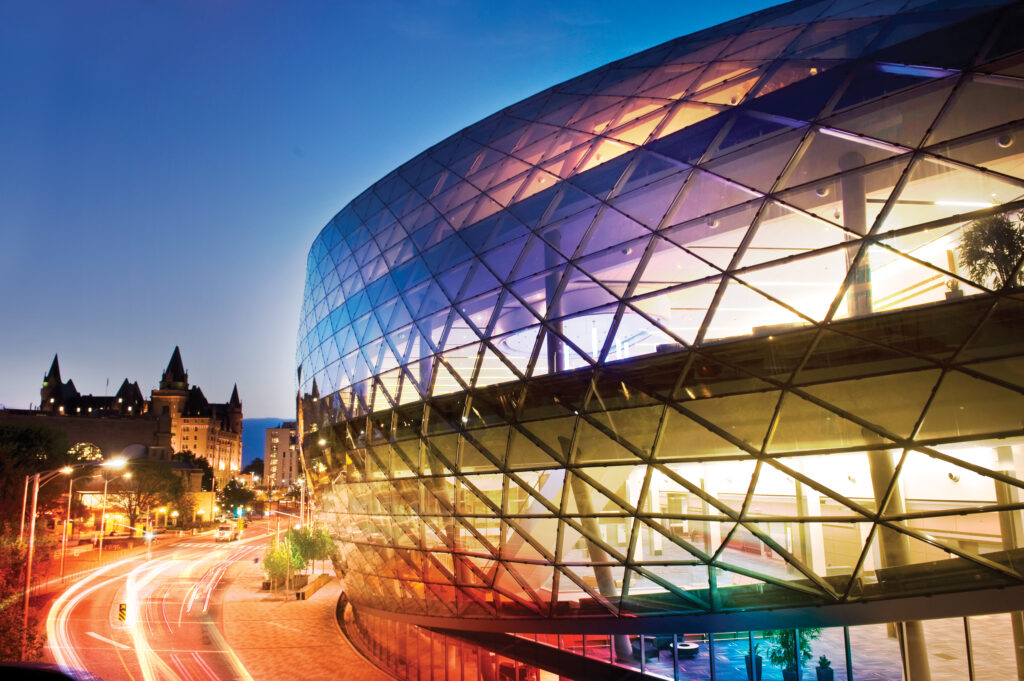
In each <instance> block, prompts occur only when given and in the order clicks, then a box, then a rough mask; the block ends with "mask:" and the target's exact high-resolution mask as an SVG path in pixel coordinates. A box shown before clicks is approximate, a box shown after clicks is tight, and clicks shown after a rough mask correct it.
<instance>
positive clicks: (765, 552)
mask: <svg viewBox="0 0 1024 681" xmlns="http://www.w3.org/2000/svg"><path fill="white" fill-rule="evenodd" d="M752 530H757V532H758V534H755V533H754V532H753V531H752ZM759 535H761V536H759ZM762 536H764V530H763V529H762V528H760V527H759V526H758V524H757V523H750V522H748V523H744V524H743V525H739V526H737V527H736V530H735V531H734V532H733V533H732V535H731V536H730V537H729V538H728V540H727V541H726V542H725V546H724V548H723V550H722V552H721V553H720V554H719V558H718V559H717V562H716V565H721V566H722V567H724V568H726V569H727V568H728V566H730V565H735V566H736V567H740V568H743V569H744V570H745V571H746V570H749V571H752V572H755V573H757V574H761V575H765V576H767V577H774V578H775V579H783V580H787V581H791V580H804V579H806V576H805V575H804V573H803V572H801V571H800V570H798V569H797V568H796V567H795V566H793V565H791V564H790V563H789V562H787V561H786V559H785V558H783V557H782V556H781V555H779V554H778V553H777V552H776V551H775V550H773V549H772V547H771V546H770V545H769V544H767V543H766V542H765V541H764V540H763V539H762ZM747 579H750V578H749V577H747V578H746V579H743V578H741V579H740V580H738V583H739V584H744V583H746V580H747ZM734 583H737V582H734Z"/></svg>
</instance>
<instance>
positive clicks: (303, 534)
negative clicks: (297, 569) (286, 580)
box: [285, 527, 337, 564]
mask: <svg viewBox="0 0 1024 681" xmlns="http://www.w3.org/2000/svg"><path fill="white" fill-rule="evenodd" d="M285 539H286V540H287V541H288V542H289V543H290V544H291V545H293V546H295V547H297V549H298V551H299V555H300V556H302V560H303V563H304V564H309V563H314V562H317V561H325V560H330V559H331V557H332V556H333V555H334V553H335V551H337V547H336V546H335V544H334V540H333V539H331V535H330V534H328V532H327V530H325V529H324V528H322V527H312V528H311V527H301V528H298V529H295V528H293V529H290V530H288V532H287V534H285Z"/></svg>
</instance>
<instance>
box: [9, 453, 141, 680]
mask: <svg viewBox="0 0 1024 681" xmlns="http://www.w3.org/2000/svg"><path fill="white" fill-rule="evenodd" d="M125 464H127V461H125V459H124V458H123V457H118V458H114V459H110V460H109V461H104V462H102V463H101V464H100V465H101V466H113V467H115V468H124V466H125ZM92 465H93V463H92V462H91V461H86V462H83V463H78V464H74V465H72V466H63V467H61V468H58V469H56V470H49V471H40V472H38V473H34V474H33V475H32V476H31V477H32V478H33V481H34V482H33V485H32V514H31V516H30V518H31V523H30V526H29V531H28V557H27V558H26V560H25V609H24V612H23V614H22V629H21V659H22V660H23V661H24V659H25V644H26V642H27V636H28V608H29V593H30V592H31V590H32V562H33V560H34V559H35V550H36V513H37V510H38V504H39V488H40V487H42V486H43V485H45V484H46V483H48V482H49V481H50V480H53V479H54V478H56V477H57V476H58V475H71V473H72V472H74V470H75V469H76V468H84V467H85V466H92ZM29 477H30V476H25V493H26V496H27V495H28V478H29ZM70 492H71V487H70V485H69V487H68V495H69V496H68V518H70V517H71V498H70ZM24 520H25V517H24V513H23V514H22V525H23V526H24ZM101 546H102V544H101ZM64 547H65V549H66V548H67V519H65V522H64ZM101 555H102V554H101ZM63 561H64V557H63V553H62V554H61V566H62V575H63Z"/></svg>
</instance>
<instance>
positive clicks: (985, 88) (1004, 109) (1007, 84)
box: [928, 74, 1024, 143]
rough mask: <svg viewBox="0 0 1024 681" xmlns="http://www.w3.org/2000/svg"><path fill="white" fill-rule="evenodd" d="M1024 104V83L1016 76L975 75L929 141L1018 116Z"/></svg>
mask: <svg viewBox="0 0 1024 681" xmlns="http://www.w3.org/2000/svg"><path fill="white" fill-rule="evenodd" d="M1021 107H1024V87H1022V86H1021V83H1020V81H1019V80H1018V79H1016V78H1005V77H1000V76H986V75H982V74H975V75H973V76H971V77H970V78H969V79H968V80H967V81H966V82H965V83H964V84H963V85H961V86H960V89H959V90H957V92H956V94H954V95H953V101H952V103H951V104H950V106H949V107H948V108H947V110H946V112H945V113H944V114H943V115H942V118H941V119H940V120H939V121H938V122H937V124H936V126H935V130H934V132H932V134H931V135H930V136H929V138H928V141H929V143H935V142H942V141H945V140H948V139H951V138H953V137H961V136H963V135H969V134H971V133H972V132H975V131H977V130H984V129H986V128H991V127H993V126H996V125H999V124H1001V123H1007V122H1009V121H1012V120H1014V119H1016V118H1018V117H1019V116H1018V114H1017V112H1019V111H1020V110H1021Z"/></svg>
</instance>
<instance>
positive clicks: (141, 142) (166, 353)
mask: <svg viewBox="0 0 1024 681" xmlns="http://www.w3.org/2000/svg"><path fill="white" fill-rule="evenodd" d="M771 4H775V3H773V2H771V1H770V0H769V1H767V2H756V1H753V0H747V1H743V2H739V1H737V2H720V3H692V2H679V1H678V0H675V1H663V0H656V1H650V2H645V3H635V4H634V3H622V2H615V3H613V2H607V1H606V0H586V1H583V0H572V1H569V2H558V1H557V0H556V1H551V0H546V1H544V2H537V1H535V0H517V1H516V2H492V1H490V0H479V1H477V2H469V1H463V0H425V1H421V2H397V1H395V0H376V1H374V2H341V1H338V2H324V1H319V0H303V1H301V2H295V1H293V0H279V1H278V2H268V1H263V0H88V1H87V2H83V1H82V0H47V1H46V2H37V1H34V0H3V2H0V404H2V405H6V406H8V407H27V406H28V405H29V404H30V403H33V402H38V400H39V392H38V391H39V386H40V383H41V381H42V377H43V374H44V373H45V372H46V369H47V368H48V367H49V364H50V360H51V359H52V357H53V354H54V353H59V354H60V359H61V368H62V371H63V373H64V378H65V380H67V378H73V379H74V381H75V385H76V386H77V387H78V389H79V390H80V391H82V392H83V393H93V394H97V395H99V394H104V391H105V390H106V381H107V379H109V380H110V390H116V388H117V386H118V385H119V384H120V382H121V380H122V379H123V378H125V377H128V378H129V379H130V380H137V381H139V384H140V386H141V387H142V389H143V391H144V392H147V393H148V391H149V389H150V388H152V387H154V386H155V385H156V383H157V381H158V380H159V375H160V373H161V372H162V370H163V368H164V367H165V366H166V364H167V361H168V359H169V358H170V355H171V351H172V350H173V348H174V346H175V345H180V346H181V351H182V356H183V359H184V362H185V368H186V369H187V370H188V371H189V375H190V379H191V380H192V382H193V383H196V384H198V385H200V386H201V387H202V388H203V390H204V392H205V394H206V396H207V398H208V399H210V400H212V401H218V402H220V401H226V400H227V399H228V397H229V395H230V392H231V386H232V384H233V383H235V382H237V383H238V387H239V392H240V394H241V398H242V401H243V404H244V409H245V414H246V416H247V417H261V416H287V415H289V414H291V413H293V411H294V407H293V404H294V403H293V398H292V395H293V390H294V386H295V381H294V354H295V334H296V329H297V325H298V310H299V304H300V300H301V296H302V282H303V276H304V266H305V257H306V252H307V249H308V247H309V245H310V243H311V241H312V239H313V238H314V236H315V235H316V233H317V232H318V231H319V230H320V228H321V227H322V226H323V225H324V224H325V223H326V222H327V221H328V220H329V219H330V218H331V217H332V216H333V215H334V214H335V213H336V212H337V211H338V210H340V209H341V208H342V207H343V206H344V205H345V204H346V203H347V202H348V201H350V200H351V199H352V198H353V197H354V196H356V195H357V194H358V193H359V192H360V191H362V190H363V189H365V188H366V187H367V186H369V185H370V184H372V183H373V182H374V181H376V180H377V179H379V178H380V177H382V176H383V175H384V174H386V173H387V172H388V171H390V170H391V169H392V168H394V167H396V166H398V165H400V164H401V163H403V162H404V161H406V160H408V159H409V158H411V157H412V156H414V155H416V154H417V153H419V152H420V151H422V150H423V149H425V148H427V147H429V146H431V145H432V144H434V143H436V142H438V141H440V140H441V139H443V138H444V137H447V136H448V135H450V134H452V133H454V132H456V131H457V130H459V129H461V128H463V127H465V126H466V125H469V124H471V123H473V122H475V121H477V120H479V119H481V118H483V117H485V116H487V115H489V114H491V113H493V112H495V111H497V110H499V109H501V108H503V107H505V106H507V105H509V104H512V103H513V102H516V101H518V100H520V99H522V98H524V97H527V96H529V95H531V94H533V93H535V92H537V91H540V90H542V89H544V88H546V87H549V86H551V85H553V84H555V83H558V82H560V81H563V80H566V79H568V78H571V77H573V76H576V75H578V74H580V73H583V72H585V71H588V70H590V69H592V68H596V67H598V66H600V65H602V64H605V63H607V62H609V61H612V60H614V59H618V58H620V57H624V56H627V55H629V54H632V53H634V52H637V51H639V50H642V49H645V48H647V47H651V46H653V45H655V44H658V43H660V42H663V41H665V40H669V39H671V38H674V37H677V36H680V35H684V34H687V33H691V32H693V31H696V30H699V29H701V28H705V27H707V26H711V25H714V24H717V23H720V22H722V21H726V20H728V19H731V18H734V17H737V16H741V15H743V14H747V13H749V12H752V11H755V10H757V9H760V8H762V7H765V6H769V5H771Z"/></svg>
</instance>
